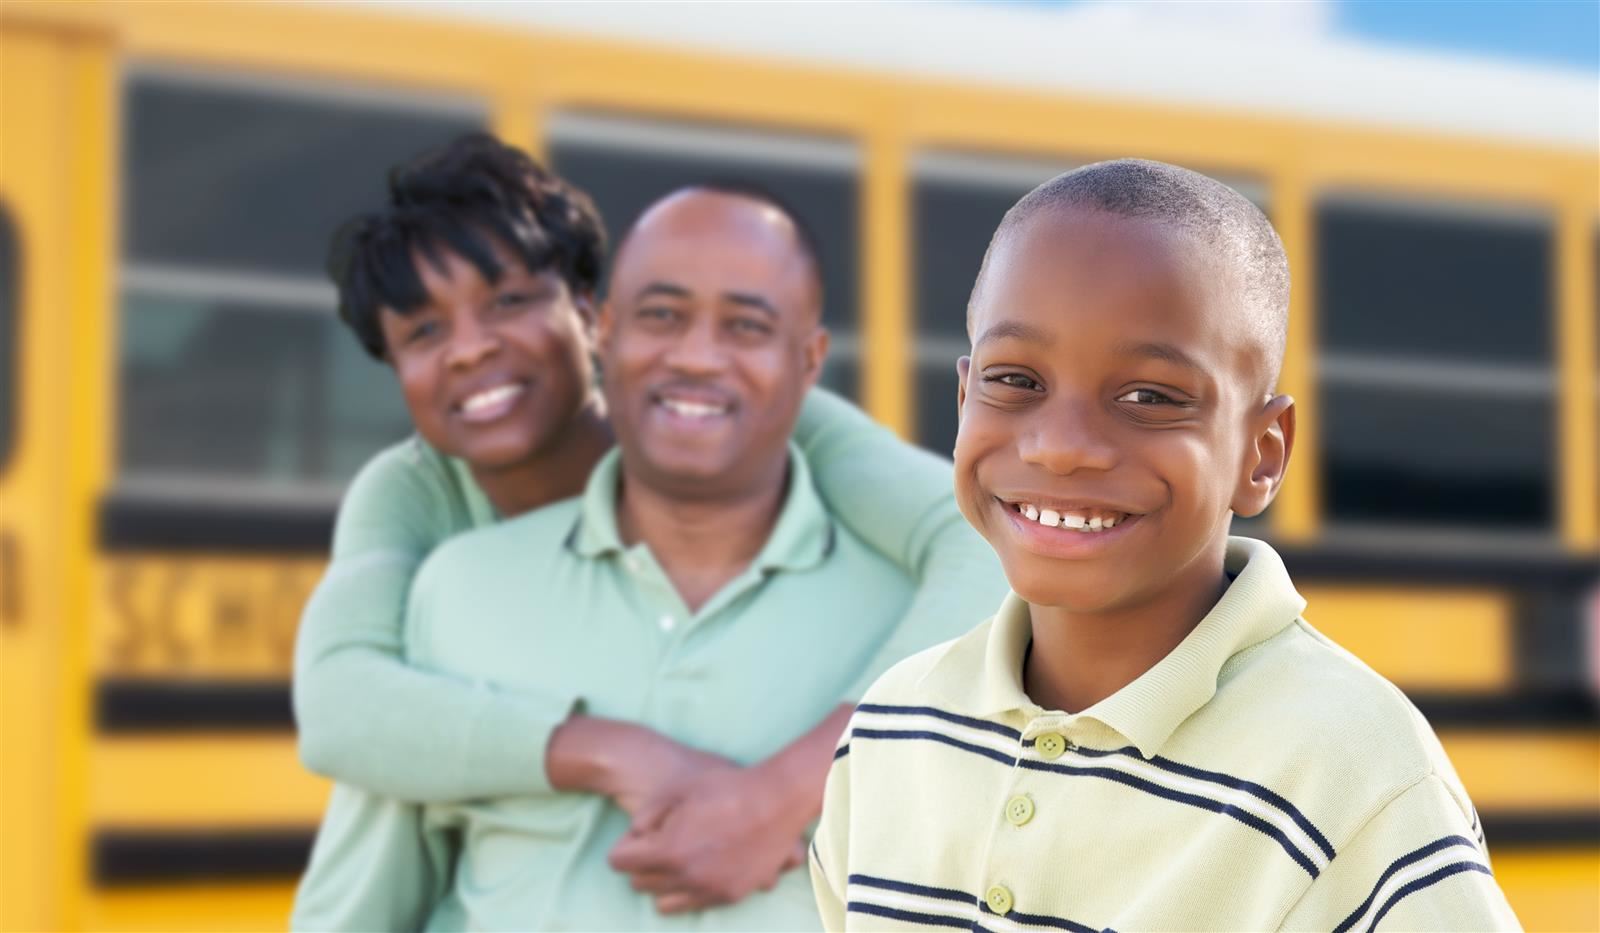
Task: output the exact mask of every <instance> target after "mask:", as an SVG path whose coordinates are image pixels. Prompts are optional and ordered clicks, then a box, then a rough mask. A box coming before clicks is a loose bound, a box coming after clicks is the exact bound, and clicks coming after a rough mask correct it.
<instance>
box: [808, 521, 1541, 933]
mask: <svg viewBox="0 0 1600 933" xmlns="http://www.w3.org/2000/svg"><path fill="white" fill-rule="evenodd" d="M1227 570H1228V574H1229V576H1230V577H1231V578H1232V581H1231V583H1230V585H1229V587H1228V589H1227V591H1226V592H1225V594H1224V595H1223V597H1222V599H1221V600H1220V601H1219V602H1218V603H1217V605H1216V606H1215V607H1214V608H1213V609H1212V610H1211V611H1210V612H1209V613H1208V614H1207V615H1206V616H1205V618H1204V619H1202V620H1201V621H1200V624H1199V625H1198V626H1196V627H1195V629H1194V630H1193V631H1192V632H1190V634H1189V635H1188V637H1186V638H1185V639H1184V640H1183V642H1182V643H1181V644H1180V645H1179V646H1178V647H1177V648H1175V649H1174V650H1173V651H1172V653H1171V654H1169V655H1168V656H1167V657H1165V658H1164V659H1162V660H1161V661H1160V662H1159V663H1158V664H1156V665H1155V666H1154V667H1152V668H1151V669H1150V670H1149V671H1147V672H1145V673H1144V674H1143V675H1142V676H1140V677H1139V678H1138V679H1137V680H1135V681H1133V682H1132V683H1130V684H1128V685H1127V686H1126V687H1124V688H1123V689H1121V690H1119V691H1117V692H1116V693H1115V694H1113V695H1112V696H1110V697H1107V698H1106V699H1104V700H1102V701H1101V702H1099V703H1096V704H1095V705H1094V706H1091V707H1089V708H1088V709H1085V710H1083V711H1082V712H1079V713H1073V714H1069V713H1063V712H1059V711H1053V710H1047V709H1043V708H1041V707H1039V706H1038V705H1037V704H1035V703H1034V702H1033V701H1031V700H1030V699H1029V698H1028V696H1027V695H1026V694H1025V693H1024V692H1023V689H1022V676H1021V675H1022V663H1023V655H1024V652H1025V651H1026V649H1027V647H1028V644H1029V641H1030V639H1031V637H1032V636H1031V623H1030V619H1029V612H1028V605H1027V603H1026V602H1024V601H1022V600H1021V599H1019V598H1017V597H1016V596H1015V595H1012V596H1010V597H1008V598H1007V599H1006V601H1005V602H1004V604H1002V605H1001V607H1000V610H999V612H998V613H997V614H996V615H995V616H994V617H993V618H992V619H990V620H989V621H987V622H985V623H983V624H982V625H980V626H978V627H977V628H976V629H974V630H973V631H971V632H970V633H968V634H967V635H965V636H963V637H961V638H958V639H956V640H955V641H951V642H947V643H945V644H943V645H939V646H937V647H934V648H931V649H928V650H926V651H923V652H921V653H919V654H916V655H913V656H912V657H910V658H908V659H907V660H905V661H903V662H901V663H900V664H899V665H897V666H896V667H894V668H893V669H891V670H890V671H889V672H888V673H887V674H885V675H884V676H883V677H882V678H881V679H880V680H879V681H878V682H877V683H876V684H875V685H874V686H873V687H872V689H871V690H869V691H868V693H867V695H866V697H865V698H864V699H863V701H862V702H861V704H860V706H859V707H858V709H857V711H856V714H855V716H854V718H853V719H852V720H851V724H850V728H849V729H848V730H847V731H846V733H845V736H844V739H843V741H842V743H841V744H840V746H839V748H838V751H837V752H836V756H835V759H834V764H833V769H832V772H831V773H830V775H829V777H828V787H827V796H826V802H825V804H824V807H823V815H822V821H821V824H820V826H819V828H818V831H817V834H816V837H815V839H814V841H813V844H812V848H811V872H812V880H813V883H814V886H815V889H816V894H817V900H818V903H819V905H820V907H821V912H822V918H823V922H824V923H825V925H826V926H827V928H828V929H830V930H844V929H849V930H869V929H907V928H940V927H949V928H955V929H963V930H965V929H972V930H978V929H982V930H997V931H998V930H1016V929H1041V930H1074V931H1094V930H1107V929H1113V930H1159V929H1166V930H1217V929H1225V930H1270V929H1297V930H1337V931H1345V930H1374V929H1383V930H1400V929H1405V930H1421V929H1451V930H1499V929H1515V928H1516V927H1517V919H1516V917H1515V915H1513V914H1512V912H1511V908H1510V907H1509V906H1508V905H1507V904H1506V901H1505V898H1504V896H1503V895H1502V894H1501V892H1500V889H1499V886H1498V885H1497V884H1496V883H1495V880H1494V876H1493V874H1492V872H1491V870H1490V865H1489V857H1488V853H1487V851H1486V850H1485V844H1484V838H1483V832H1482V830H1481V829H1480V828H1479V826H1478V820H1477V814H1476V812H1475V811H1474V810H1473V807H1472V804H1471V802H1470V801H1469V800H1468V799H1467V795H1466V793H1465V792H1464V791H1463V790H1462V788H1461V784H1460V782H1459V781H1458V780H1457V778H1456V775H1455V772H1454V770H1453V769H1452V768H1451V766H1450V762H1449V760H1448V759H1447V758H1446V757H1445V753H1444V750H1443V749H1442V748H1441V747H1440V745H1439V741H1438V739H1437V738H1436V737H1435V736H1434V734H1433V731H1432V729H1430V728H1429V726H1428V723H1427V722H1426V721H1425V720H1424V719H1423V718H1422V716H1421V714H1420V713H1418V712H1417V710H1416V708H1415V707H1414V706H1412V705H1411V703H1410V702H1408V701H1407V700H1406V698H1405V696H1404V695H1403V694H1401V693H1400V691H1399V690H1398V689H1396V688H1395V687H1394V686H1393V685H1391V684H1390V683H1388V682H1387V681H1385V680H1384V679H1383V678H1382V677H1380V676H1378V675H1377V674H1376V673H1374V672H1373V671H1372V670H1371V669H1370V668H1368V667H1367V666H1366V665H1364V664H1362V663H1361V662H1360V661H1358V660H1357V659H1356V658H1355V657H1353V656H1352V655H1350V654H1349V653H1348V652H1346V651H1344V650H1343V649H1341V648H1339V647H1338V646H1337V645H1335V644H1333V643H1332V642H1331V641H1329V640H1328V639H1327V638H1325V637H1323V636H1322V635H1321V634H1319V633H1318V632H1317V631H1316V630H1315V629H1313V628H1312V627H1311V626H1310V625H1309V624H1307V623H1306V621H1305V620H1304V619H1302V618H1300V613H1301V611H1302V610H1303V609H1304V608H1305V601H1304V600H1303V599H1301V597H1300V595H1299V594H1298V593H1296V592H1295V589H1294V586H1293V584H1292V583H1291V582H1290V580H1289V575H1288V573H1287V572H1286V571H1285V570H1284V567H1283V563H1282V561H1281V560H1280V559H1279V558H1278V555H1277V554H1276V553H1275V552H1274V551H1273V550H1272V549H1271V548H1270V547H1268V546H1267V545H1265V544H1263V543H1261V542H1259V541H1253V540H1250V539H1247V538H1233V539H1231V540H1230V541H1229V546H1228V555H1227Z"/></svg>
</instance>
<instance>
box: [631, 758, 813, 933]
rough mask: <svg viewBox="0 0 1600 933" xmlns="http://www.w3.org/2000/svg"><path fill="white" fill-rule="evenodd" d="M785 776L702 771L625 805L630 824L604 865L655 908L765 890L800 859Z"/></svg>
mask: <svg viewBox="0 0 1600 933" xmlns="http://www.w3.org/2000/svg"><path fill="white" fill-rule="evenodd" d="M788 789H789V785H788V784H787V782H784V781H782V780H778V779H775V778H774V776H773V775H772V774H770V773H767V772H766V771H764V770H763V769H762V768H760V767H756V768H748V769H746V768H737V767H733V766H727V767H723V768H717V769H707V770H704V771H702V772H701V773H700V774H699V775H698V776H697V777H695V778H694V779H692V780H691V781H689V782H688V783H687V785H686V786H682V787H680V788H678V791H679V792H677V793H674V794H669V795H663V796H659V797H654V798H652V799H651V800H650V801H649V802H648V803H647V804H646V805H645V806H643V807H642V808H640V809H639V810H637V811H630V815H631V816H632V817H633V827H632V830H631V831H630V832H629V833H628V835H626V836H624V837H623V839H622V841H621V842H619V843H617V845H616V847H615V848H613V849H612V850H611V867H613V868H615V869H616V870H617V871H620V872H625V873H627V874H628V875H631V876H632V881H633V887H634V888H635V889H636V890H639V891H644V892H646V893H648V894H652V895H654V896H655V898H656V910H657V911H659V912H660V913H663V914H673V913H684V912H688V911H695V910H704V909H706V908H708V907H717V906H722V905H726V904H733V903H737V902H738V901H741V900H743V899H744V898H746V897H748V896H750V894H751V893H753V892H755V891H758V890H759V891H768V890H771V889H772V887H773V886H774V885H775V884H777V882H778V877H779V876H780V875H782V874H783V873H784V872H785V871H788V870H790V869H792V868H796V867H798V866H800V865H803V864H804V863H805V858H806V854H805V842H804V840H803V839H802V836H803V834H804V832H805V828H806V824H807V823H808V822H809V821H810V819H811V817H812V816H814V815H815V814H813V813H810V812H807V810H806V808H804V807H796V806H792V805H790V804H791V803H792V801H791V800H789V799H788V798H789V796H790V795H789V794H788Z"/></svg>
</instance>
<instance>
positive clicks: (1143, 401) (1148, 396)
mask: <svg viewBox="0 0 1600 933" xmlns="http://www.w3.org/2000/svg"><path fill="white" fill-rule="evenodd" d="M1117 401H1119V402H1132V403H1133V404H1135V405H1177V404H1179V403H1178V401H1177V400H1176V399H1174V398H1173V397H1172V396H1170V395H1167V394H1166V393H1164V392H1157V391H1156V390H1155V389H1134V390H1133V391H1131V392H1128V393H1126V394H1124V395H1119V396H1117Z"/></svg>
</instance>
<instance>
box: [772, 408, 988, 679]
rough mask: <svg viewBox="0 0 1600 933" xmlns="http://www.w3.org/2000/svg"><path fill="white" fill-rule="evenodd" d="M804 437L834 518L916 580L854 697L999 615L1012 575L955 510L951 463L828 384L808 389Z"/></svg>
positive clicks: (801, 426) (798, 438)
mask: <svg viewBox="0 0 1600 933" xmlns="http://www.w3.org/2000/svg"><path fill="white" fill-rule="evenodd" d="M795 442H796V443H798V444H799V445H800V448H801V450H802V451H804V452H805V456H806V461H807V463H808V464H809V465H810V466H811V473H812V476H813V477H814V478H815V482H816V484H817V490H818V492H820V493H821V494H822V499H823V501H824V502H826V503H827V505H828V508H829V509H830V510H831V511H832V512H833V515H834V517H835V518H837V519H838V520H839V521H840V522H842V523H843V524H844V525H845V526H846V527H847V528H849V529H850V530H851V531H852V532H853V533H855V535H856V536H857V537H859V538H861V540H863V541H865V542H867V544H869V545H871V546H872V548H873V549H874V550H876V551H878V552H879V553H880V554H883V555H884V556H885V557H887V558H889V559H890V560H892V561H894V562H895V563H896V564H898V565H899V566H900V568H901V569H902V570H904V571H905V572H906V574H907V575H908V576H910V577H911V578H912V579H913V580H914V581H915V582H916V584H917V591H916V593H915V594H914V595H913V596H912V599H911V602H910V604H909V605H907V607H906V611H905V613H904V614H903V615H902V616H901V619H900V622H899V623H898V624H897V625H896V626H895V627H894V630H893V631H892V632H891V633H890V635H889V638H888V639H887V640H886V641H885V642H884V644H883V646H882V647H881V648H879V649H878V652H877V655H876V656H875V657H874V658H873V659H872V660H871V661H870V662H869V663H868V664H867V666H866V668H865V669H864V670H863V671H862V672H861V674H860V676H859V677H858V678H857V679H856V681H855V683H854V684H852V686H851V687H850V689H849V690H847V691H846V693H845V695H844V696H843V697H842V698H841V699H843V700H844V701H846V702H850V703H854V702H855V701H856V700H858V699H860V698H861V695H862V694H863V693H865V692H866V689H867V687H868V686H869V685H871V683H872V682H873V681H874V680H876V679H877V678H878V675H880V674H882V673H883V672H884V671H886V670H888V669H889V668H890V667H892V666H893V665H894V664H895V663H896V662H898V661H899V660H901V659H902V658H904V657H906V656H908V655H911V654H914V653H916V652H917V651H920V650H922V649H923V648H926V647H929V646H930V645H935V644H938V643H939V642H941V641H946V640H948V639H951V638H955V637H956V636H958V635H960V634H962V633H963V632H965V631H967V630H968V629H970V628H972V627H973V626H974V625H977V624H978V623H979V622H982V621H983V620H984V619H986V618H988V617H989V616H991V615H993V614H994V611H995V609H996V608H997V607H998V606H999V605H1000V600H1001V599H1002V598H1004V596H1005V594H1006V579H1005V575H1004V574H1003V573H1002V572H1001V570H1000V561H999V559H998V558H997V557H995V554H994V551H993V550H991V549H990V548H989V545H988V544H987V543H986V542H985V541H984V540H983V539H982V538H981V537H979V536H978V533H977V532H975V531H973V530H972V526H970V525H968V524H967V521H966V519H965V518H963V517H962V516H961V511H960V510H959V509H958V508H957V507H956V501H955V495H954V492H953V488H952V485H951V476H950V462H949V461H948V460H945V459H944V458H942V457H936V456H934V455H933V454H930V453H928V452H927V451H924V450H919V449H918V448H916V447H913V446H911V445H910V444H907V443H905V442H904V441H901V440H900V439H899V438H897V437H895V436H894V434H893V433H891V432H890V431H889V430H888V429H886V428H884V427H882V426H881V425H879V424H878V423H877V422H875V421H873V420H872V419H871V418H868V417H867V416H866V414H864V413H863V412H862V411H861V410H860V409H858V408H856V407H855V406H854V405H852V404H850V403H849V402H847V401H845V400H844V399H842V398H839V397H838V396H837V395H834V394H833V393H831V392H828V391H827V390H826V389H813V390H812V391H811V392H810V393H809V394H808V395H807V396H806V400H805V405H804V407H802V408H801V410H800V421H799V423H798V424H797V425H796V426H795Z"/></svg>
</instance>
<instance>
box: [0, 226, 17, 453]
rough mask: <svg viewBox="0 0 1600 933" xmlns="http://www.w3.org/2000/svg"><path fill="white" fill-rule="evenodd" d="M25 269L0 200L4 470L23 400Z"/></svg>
mask: <svg viewBox="0 0 1600 933" xmlns="http://www.w3.org/2000/svg"><path fill="white" fill-rule="evenodd" d="M21 271H22V263H21V261H20V257H18V256H17V228H16V226H15V225H14V224H12V222H11V211H10V210H8V209H7V208H6V206H5V205H4V204H0V472H3V471H4V470H5V468H6V464H7V463H9V462H10V460H11V451H12V449H13V448H14V447H15V446H16V437H17V422H18V421H19V420H20V418H21V412H20V411H18V409H19V408H20V407H21V404H22V391H21V390H22V386H21V384H20V381H19V380H20V377H21V374H20V373H19V372H18V367H17V359H18V357H19V356H20V353H19V351H18V349H17V344H18V343H20V342H21V340H22V314H21V311H20V310H19V309H20V307H21V304H22V280H21V276H20V274H19V273H21Z"/></svg>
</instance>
